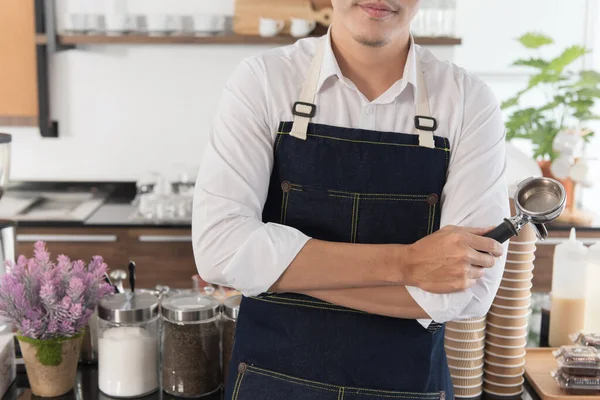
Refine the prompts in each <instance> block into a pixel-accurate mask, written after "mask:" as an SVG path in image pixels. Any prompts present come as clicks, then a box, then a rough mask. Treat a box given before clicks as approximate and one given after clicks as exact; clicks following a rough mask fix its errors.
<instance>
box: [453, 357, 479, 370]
mask: <svg viewBox="0 0 600 400" xmlns="http://www.w3.org/2000/svg"><path fill="white" fill-rule="evenodd" d="M446 358H447V359H448V366H450V367H452V368H453V369H463V370H464V369H469V370H473V369H477V368H483V358H479V359H469V360H465V359H459V358H452V357H451V356H446Z"/></svg>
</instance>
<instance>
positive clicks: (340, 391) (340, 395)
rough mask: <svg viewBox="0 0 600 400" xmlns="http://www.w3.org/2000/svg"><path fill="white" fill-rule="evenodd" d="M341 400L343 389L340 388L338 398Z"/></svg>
mask: <svg viewBox="0 0 600 400" xmlns="http://www.w3.org/2000/svg"><path fill="white" fill-rule="evenodd" d="M341 398H342V388H340V389H339V390H338V398H337V400H340V399H341Z"/></svg>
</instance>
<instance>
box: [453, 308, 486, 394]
mask: <svg viewBox="0 0 600 400" xmlns="http://www.w3.org/2000/svg"><path fill="white" fill-rule="evenodd" d="M484 346H485V318H477V319H469V320H462V321H453V322H448V323H447V324H446V336H445V340H444V347H445V349H446V357H447V358H448V367H449V368H450V375H451V376H452V383H453V384H454V396H455V397H456V398H461V399H477V398H479V397H481V393H482V392H481V385H482V383H483V351H484Z"/></svg>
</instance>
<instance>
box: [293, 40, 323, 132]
mask: <svg viewBox="0 0 600 400" xmlns="http://www.w3.org/2000/svg"><path fill="white" fill-rule="evenodd" d="M316 46H317V47H316V50H315V55H314V56H313V59H312V62H311V63H310V68H309V69H308V76H307V77H306V81H305V82H304V85H303V86H302V92H300V100H298V101H297V102H295V103H294V105H293V106H292V114H293V115H294V123H293V125H292V130H291V132H290V135H291V136H293V137H295V138H298V139H302V140H306V132H307V131H308V123H309V122H310V119H311V118H312V117H314V116H315V113H316V111H317V106H316V105H315V95H316V94H317V84H318V83H319V75H321V64H322V63H323V54H324V53H325V38H321V39H320V40H319V42H318V43H317V45H316Z"/></svg>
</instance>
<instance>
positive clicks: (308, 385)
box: [233, 369, 337, 400]
mask: <svg viewBox="0 0 600 400" xmlns="http://www.w3.org/2000/svg"><path fill="white" fill-rule="evenodd" d="M250 372H252V373H253V374H257V375H262V376H266V377H267V378H271V379H279V380H281V381H284V382H289V383H292V384H294V385H300V386H306V387H309V388H312V389H319V390H327V391H328V392H337V390H333V389H329V388H327V387H321V386H317V385H311V384H308V383H304V382H296V381H295V380H292V379H286V378H284V377H282V376H279V375H280V374H275V373H274V372H272V371H269V373H267V374H266V373H264V372H258V371H255V370H254V369H252V370H251V371H250ZM271 374H275V375H271ZM284 376H285V375H284ZM233 400H235V398H234V399H233Z"/></svg>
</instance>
